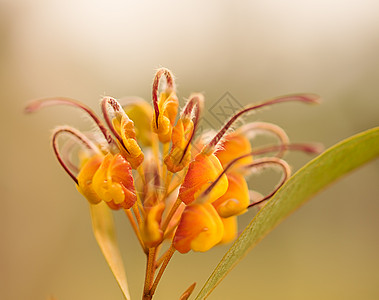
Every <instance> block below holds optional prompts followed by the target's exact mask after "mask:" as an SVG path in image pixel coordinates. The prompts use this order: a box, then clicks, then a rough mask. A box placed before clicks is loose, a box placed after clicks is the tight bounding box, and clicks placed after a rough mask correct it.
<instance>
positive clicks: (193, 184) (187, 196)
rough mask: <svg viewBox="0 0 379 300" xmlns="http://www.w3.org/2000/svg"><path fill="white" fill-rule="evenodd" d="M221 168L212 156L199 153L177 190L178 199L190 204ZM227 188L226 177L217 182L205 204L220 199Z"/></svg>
mask: <svg viewBox="0 0 379 300" xmlns="http://www.w3.org/2000/svg"><path fill="white" fill-rule="evenodd" d="M222 171H223V168H222V166H221V163H220V161H219V160H218V158H217V157H216V156H215V155H214V154H210V155H205V154H203V153H199V154H197V155H196V156H195V159H194V160H193V161H191V163H190V164H189V168H188V171H187V174H186V176H185V178H184V181H183V183H182V185H181V187H180V190H179V196H178V198H179V199H180V200H181V201H183V202H184V203H185V204H190V203H192V202H193V201H194V200H195V199H196V198H197V197H198V196H200V194H201V193H202V192H204V191H205V190H206V189H207V188H208V187H209V186H210V185H211V184H212V183H213V182H214V181H215V180H216V179H217V178H218V176H219V175H220V174H221V173H222ZM227 188H228V179H227V178H226V175H222V178H221V179H220V180H219V182H217V184H216V185H215V187H214V188H213V189H212V191H211V193H210V194H209V195H208V198H207V202H213V201H215V200H216V199H217V198H219V197H221V196H222V195H223V194H224V193H225V192H226V190H227Z"/></svg>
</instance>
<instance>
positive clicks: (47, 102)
mask: <svg viewBox="0 0 379 300" xmlns="http://www.w3.org/2000/svg"><path fill="white" fill-rule="evenodd" d="M61 104H63V105H70V106H74V107H77V108H80V109H82V110H83V111H85V112H86V113H87V114H88V115H89V116H90V117H91V119H92V120H94V121H95V123H96V125H97V126H98V127H99V129H100V131H101V132H102V134H103V135H104V137H105V139H106V141H107V143H108V144H111V143H112V142H113V138H112V136H111V135H110V133H109V132H108V130H107V128H106V127H105V126H104V124H103V123H102V122H101V120H100V119H99V118H98V117H97V115H96V114H95V113H94V112H93V111H92V110H91V109H90V108H89V107H88V106H86V105H84V104H83V103H81V102H79V101H76V100H74V99H71V98H66V97H53V98H43V99H38V100H34V101H32V102H30V103H29V104H28V105H27V106H26V107H25V112H26V113H33V112H35V111H37V110H39V109H41V108H43V107H48V106H53V105H61Z"/></svg>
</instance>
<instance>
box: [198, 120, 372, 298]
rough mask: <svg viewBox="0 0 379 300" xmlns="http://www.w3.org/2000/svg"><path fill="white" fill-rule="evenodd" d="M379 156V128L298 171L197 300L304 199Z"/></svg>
mask: <svg viewBox="0 0 379 300" xmlns="http://www.w3.org/2000/svg"><path fill="white" fill-rule="evenodd" d="M378 156H379V127H376V128H373V129H370V130H367V131H365V132H363V133H360V134H357V135H355V136H353V137H350V138H348V139H346V140H344V141H342V142H340V143H338V144H337V145H335V146H333V147H331V148H329V149H328V150H327V151H325V152H324V153H322V154H321V155H319V156H318V157H316V158H315V159H313V160H312V161H311V162H309V163H308V164H307V165H305V166H304V167H303V168H301V169H300V170H299V171H298V172H296V173H295V174H294V175H293V176H292V177H291V178H290V179H289V180H288V181H287V182H286V183H285V184H284V185H283V186H282V187H281V188H280V189H279V190H278V192H277V193H276V194H275V195H274V196H273V197H272V198H271V200H270V201H268V202H267V204H266V205H265V206H264V207H263V208H262V209H261V210H260V211H259V213H258V214H257V215H256V216H255V218H254V219H253V220H252V221H251V222H250V224H249V225H248V226H247V227H246V229H245V230H244V231H243V232H242V234H241V235H240V237H239V238H238V239H237V240H236V241H235V242H234V244H233V245H232V246H231V248H230V249H229V251H228V252H227V253H226V254H225V256H224V257H223V258H222V259H221V261H220V262H219V264H218V265H217V267H216V268H215V270H214V271H213V273H212V274H211V276H210V277H209V278H208V280H207V282H206V283H205V285H204V286H203V288H202V290H201V291H200V292H199V294H198V295H197V297H196V299H204V298H206V297H208V296H209V294H210V293H211V292H212V291H213V290H214V289H215V287H216V286H217V285H218V284H219V283H220V282H221V280H223V279H224V277H225V276H226V275H227V274H228V273H229V272H230V271H231V269H232V268H233V267H234V266H236V265H237V263H239V262H240V261H241V260H242V258H243V257H244V256H245V255H246V254H247V253H248V252H249V251H250V250H251V249H252V248H253V247H254V246H256V245H257V244H258V243H259V242H260V241H261V240H262V239H263V238H264V237H265V236H266V235H267V234H268V233H269V232H270V231H271V230H272V229H274V228H275V227H276V226H277V225H278V224H279V223H280V222H281V221H283V220H284V219H285V218H286V217H287V216H288V215H289V214H291V213H292V212H293V211H294V210H296V209H297V208H298V207H300V206H301V205H302V204H303V203H304V202H305V201H307V200H308V199H309V198H310V197H311V196H313V195H315V194H316V193H317V192H319V191H320V190H322V189H323V188H325V187H326V186H327V185H329V184H331V183H332V182H334V181H335V180H336V179H338V178H340V177H341V176H343V175H344V174H346V173H348V172H349V171H352V170H354V169H355V168H357V167H359V166H361V165H363V164H364V163H367V162H369V161H370V160H373V159H375V158H377V157H378Z"/></svg>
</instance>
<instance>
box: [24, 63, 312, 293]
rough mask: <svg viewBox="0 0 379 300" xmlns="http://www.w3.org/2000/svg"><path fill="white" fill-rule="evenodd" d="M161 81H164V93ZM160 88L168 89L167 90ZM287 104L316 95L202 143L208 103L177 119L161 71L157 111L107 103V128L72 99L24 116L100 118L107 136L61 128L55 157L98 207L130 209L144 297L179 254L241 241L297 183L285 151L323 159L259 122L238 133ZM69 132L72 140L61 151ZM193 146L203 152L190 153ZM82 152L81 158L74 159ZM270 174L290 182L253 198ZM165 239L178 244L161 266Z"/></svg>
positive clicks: (171, 87) (197, 102)
mask: <svg viewBox="0 0 379 300" xmlns="http://www.w3.org/2000/svg"><path fill="white" fill-rule="evenodd" d="M162 78H165V79H166V80H165V81H166V85H165V86H163V85H162V84H161V80H162ZM161 85H162V87H163V89H162V90H163V91H162V92H160V93H159V89H160V86H161ZM289 101H299V102H303V103H317V101H318V97H317V96H316V95H313V94H294V95H287V96H282V97H278V98H274V99H271V100H268V101H265V102H262V103H259V104H255V105H250V106H247V107H245V108H244V109H242V110H241V111H239V112H237V113H236V114H235V115H233V116H231V118H230V119H229V120H228V121H227V122H226V123H225V125H224V126H223V127H222V128H221V129H220V130H219V131H218V132H217V133H215V134H214V136H213V137H212V138H211V139H209V140H207V139H206V135H205V134H200V135H199V136H198V138H197V139H196V141H194V140H195V139H194V137H195V135H196V130H197V128H198V124H199V120H200V116H201V114H202V111H203V109H204V97H203V95H201V94H199V93H196V94H192V95H190V97H189V99H188V100H187V102H186V104H185V106H184V108H183V109H182V111H181V113H180V114H179V116H177V115H178V106H179V101H178V97H177V95H176V88H175V83H174V77H173V75H172V73H171V72H170V71H169V70H168V69H165V68H161V69H159V70H158V71H157V73H156V75H155V78H154V81H153V91H152V106H150V105H149V104H148V103H147V102H145V101H144V100H141V99H140V98H127V99H125V100H124V101H122V102H121V103H120V102H119V101H117V100H116V99H114V98H112V97H104V98H103V99H102V100H101V111H102V115H103V119H104V121H105V123H104V122H103V121H102V120H101V119H100V118H99V117H98V116H97V115H96V114H95V113H94V112H93V111H92V110H91V109H90V108H89V107H87V106H86V105H84V104H82V103H80V102H78V101H76V100H73V99H70V98H64V97H55V98H45V99H40V100H36V101H33V102H31V103H30V104H29V105H28V106H27V107H26V111H27V112H34V111H37V110H39V109H41V108H43V107H48V106H52V105H70V106H73V107H76V108H78V109H80V110H81V111H83V112H84V113H85V114H87V115H89V117H90V118H91V119H92V120H93V121H94V123H95V125H96V128H98V132H99V133H100V134H94V133H93V132H85V133H83V132H80V131H79V130H77V129H74V128H72V127H69V126H63V127H58V128H56V129H55V130H54V132H53V138H52V144H53V150H54V153H55V155H56V157H57V159H58V161H59V163H60V164H61V166H62V167H63V168H64V170H65V171H66V172H67V173H68V175H69V176H70V177H71V178H72V180H73V181H74V182H75V184H76V187H77V189H78V191H79V192H80V193H81V194H82V195H83V196H84V197H85V198H86V199H87V200H88V202H89V204H90V205H98V204H99V203H100V202H102V201H104V202H105V203H106V204H107V205H108V206H109V208H110V209H112V210H121V209H122V210H124V211H125V213H126V215H127V217H128V218H129V220H130V222H131V224H132V227H133V229H134V231H135V234H136V236H137V238H138V240H139V242H140V244H141V246H142V249H143V251H144V252H145V253H146V254H148V264H147V271H146V274H147V275H146V280H145V288H144V295H145V296H146V295H149V296H150V295H152V294H153V293H154V290H155V288H156V284H157V282H158V281H159V279H160V276H161V275H162V272H163V271H164V268H165V267H166V266H167V263H168V261H169V260H170V258H171V256H172V254H173V253H174V251H175V250H177V251H179V252H181V253H187V252H189V251H190V250H193V251H202V252H204V251H208V250H209V249H211V248H212V247H214V246H216V245H218V244H224V243H228V242H230V241H232V240H233V239H234V238H235V237H236V235H237V216H238V215H241V214H243V213H245V212H246V211H248V209H249V208H250V207H253V206H257V205H258V204H260V203H262V202H263V201H265V200H267V199H269V198H270V197H271V196H272V195H273V194H274V193H275V191H276V190H277V189H278V188H279V187H280V186H281V185H282V184H283V183H284V181H285V180H287V178H288V177H289V175H290V168H289V166H288V164H287V163H286V162H285V161H284V160H282V159H281V157H282V156H283V154H284V153H285V151H287V150H301V151H304V152H308V153H315V152H318V148H317V147H315V146H313V145H309V144H291V143H290V142H289V139H288V136H287V135H286V133H285V132H284V131H283V130H282V129H281V128H280V127H278V126H276V125H274V124H270V123H264V122H251V123H247V124H246V125H244V126H241V127H240V128H238V129H236V130H235V131H231V130H230V129H231V128H232V125H233V124H234V123H235V121H237V120H238V119H239V118H241V116H243V115H245V114H247V113H249V112H251V111H253V110H256V109H259V108H262V107H266V106H269V105H274V104H278V103H282V102H289ZM177 117H178V119H177ZM176 119H177V121H176V122H175V120H176ZM259 133H268V134H273V135H274V136H276V137H277V139H278V143H277V144H274V145H269V146H265V147H261V148H258V149H257V148H256V147H254V144H252V143H251V140H252V139H253V138H254V137H255V135H256V134H259ZM61 135H66V137H67V138H66V140H65V142H64V144H61V145H60V143H58V138H59V137H60V136H61ZM194 143H195V144H196V147H192V146H191V145H192V144H194ZM275 152H277V153H276V154H275V155H274V154H272V153H275ZM270 153H271V154H270ZM74 154H76V155H77V157H78V159H77V160H73V159H72V156H74ZM76 161H78V163H76ZM265 167H280V168H281V169H282V171H283V174H284V176H283V178H282V180H281V182H280V183H279V185H278V186H277V187H276V188H274V190H273V191H272V192H271V193H270V194H268V195H266V196H265V197H263V196H262V197H260V198H256V199H254V198H253V199H252V197H251V195H256V194H257V193H255V192H254V191H253V190H252V189H251V187H250V186H249V184H248V182H247V180H246V176H248V175H249V174H250V173H251V172H252V170H259V169H262V168H265ZM165 240H168V241H170V242H171V246H170V248H169V249H168V250H167V252H166V254H164V255H163V257H162V259H159V260H158V259H157V258H156V257H157V253H158V251H159V250H160V248H161V245H162V243H163V241H165ZM162 262H163V263H162ZM159 263H162V268H161V269H160V271H159V273H158V276H157V278H156V280H155V282H154V284H153V283H152V282H151V280H152V278H153V276H152V274H154V271H155V269H156V267H157V266H158V265H159Z"/></svg>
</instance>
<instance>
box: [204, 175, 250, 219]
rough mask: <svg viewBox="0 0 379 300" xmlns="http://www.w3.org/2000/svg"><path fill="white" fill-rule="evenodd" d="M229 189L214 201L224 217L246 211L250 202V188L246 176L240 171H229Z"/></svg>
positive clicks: (213, 203)
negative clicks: (239, 172)
mask: <svg viewBox="0 0 379 300" xmlns="http://www.w3.org/2000/svg"><path fill="white" fill-rule="evenodd" d="M226 176H227V178H228V189H227V191H226V192H225V194H223V195H222V196H221V197H220V198H218V199H217V200H215V201H214V202H212V205H213V206H214V207H215V209H216V210H217V212H218V214H219V215H220V216H221V217H223V218H228V217H230V216H236V215H240V214H242V213H244V212H246V210H247V207H248V206H249V204H250V196H249V188H248V186H247V183H246V180H245V178H244V177H243V176H242V175H240V174H238V173H228V174H227V175H226Z"/></svg>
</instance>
